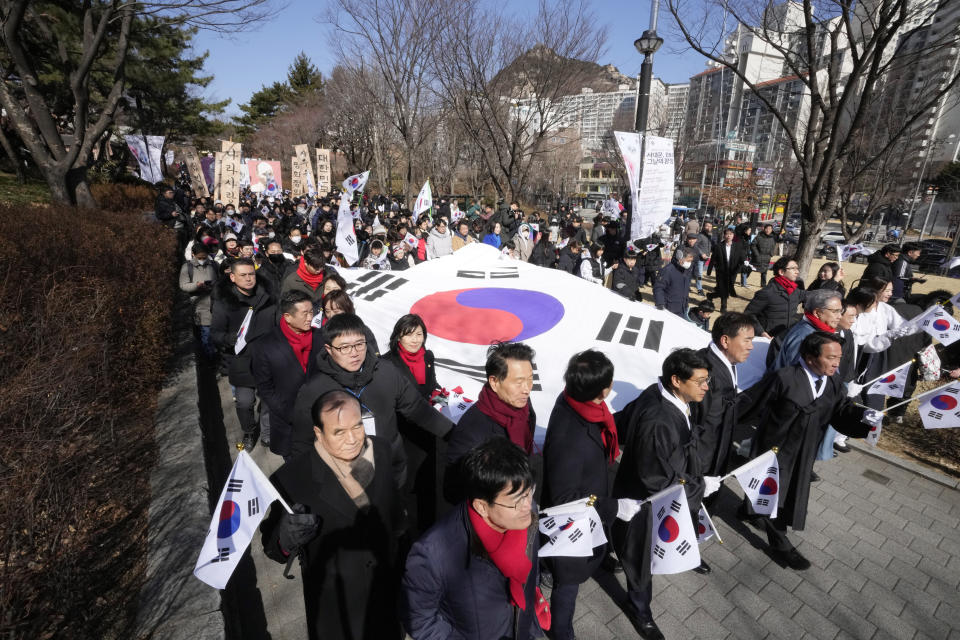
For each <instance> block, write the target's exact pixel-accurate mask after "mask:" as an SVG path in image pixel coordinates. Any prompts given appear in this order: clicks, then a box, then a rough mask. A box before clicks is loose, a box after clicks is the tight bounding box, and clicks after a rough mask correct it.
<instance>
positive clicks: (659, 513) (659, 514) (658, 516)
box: [657, 507, 667, 520]
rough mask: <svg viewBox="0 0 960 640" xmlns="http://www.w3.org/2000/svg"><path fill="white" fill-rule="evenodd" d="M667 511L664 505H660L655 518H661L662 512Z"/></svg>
mask: <svg viewBox="0 0 960 640" xmlns="http://www.w3.org/2000/svg"><path fill="white" fill-rule="evenodd" d="M666 512H667V509H666V507H660V510H659V511H657V520H663V514H665V513H666Z"/></svg>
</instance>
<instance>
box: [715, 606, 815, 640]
mask: <svg viewBox="0 0 960 640" xmlns="http://www.w3.org/2000/svg"><path fill="white" fill-rule="evenodd" d="M760 615H763V614H762V613H761V614H760ZM721 624H722V625H723V628H724V629H726V630H727V631H729V632H730V634H731V635H732V636H733V637H735V638H741V639H742V640H761V639H762V638H766V637H767V634H768V632H767V630H766V629H765V628H764V627H763V625H761V624H760V623H759V622H758V621H757V620H756V619H755V618H754V617H753V616H752V615H750V614H749V613H748V612H746V611H743V610H741V609H734V610H733V611H731V612H730V613H728V614H727V616H726V617H725V618H724V619H723V620H722V621H721ZM826 640H831V638H827V639H826Z"/></svg>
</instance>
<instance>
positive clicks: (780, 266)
mask: <svg viewBox="0 0 960 640" xmlns="http://www.w3.org/2000/svg"><path fill="white" fill-rule="evenodd" d="M791 262H796V260H794V258H793V256H783V257H782V258H780V259H779V260H777V261H776V262H774V263H773V273H774V275H779V274H780V272H783V271H786V270H787V265H788V264H790V263H791Z"/></svg>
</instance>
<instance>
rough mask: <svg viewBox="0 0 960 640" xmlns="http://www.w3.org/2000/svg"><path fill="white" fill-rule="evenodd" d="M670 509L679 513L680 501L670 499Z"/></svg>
mask: <svg viewBox="0 0 960 640" xmlns="http://www.w3.org/2000/svg"><path fill="white" fill-rule="evenodd" d="M670 511H673V512H674V513H680V503H679V502H677V501H676V500H671V501H670Z"/></svg>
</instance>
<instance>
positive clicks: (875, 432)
mask: <svg viewBox="0 0 960 640" xmlns="http://www.w3.org/2000/svg"><path fill="white" fill-rule="evenodd" d="M898 397H899V396H898ZM881 431H883V426H882V423H877V424H872V425H870V431H868V432H867V437H865V438H864V441H865V442H866V443H867V444H868V445H870V446H871V447H875V446H877V442H879V440H880V432H881Z"/></svg>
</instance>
